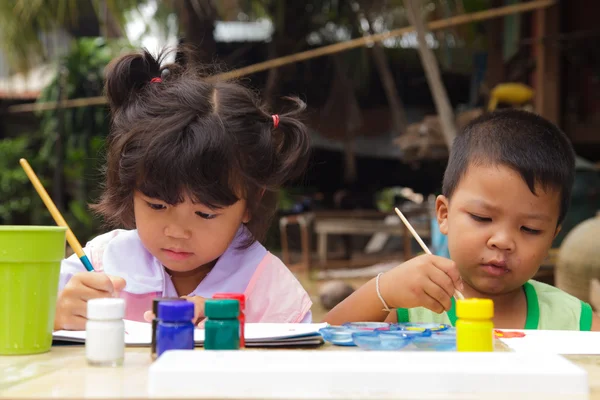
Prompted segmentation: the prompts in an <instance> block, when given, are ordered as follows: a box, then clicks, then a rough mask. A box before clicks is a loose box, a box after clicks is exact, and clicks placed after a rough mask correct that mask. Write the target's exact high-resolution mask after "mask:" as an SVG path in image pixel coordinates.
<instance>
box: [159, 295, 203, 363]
mask: <svg viewBox="0 0 600 400" xmlns="http://www.w3.org/2000/svg"><path fill="white" fill-rule="evenodd" d="M193 318H194V303H192V302H190V301H185V300H184V301H160V302H159V303H158V323H157V325H156V356H157V357H160V356H161V354H162V353H164V352H165V351H168V350H193V349H194V324H193V323H192V319H193Z"/></svg>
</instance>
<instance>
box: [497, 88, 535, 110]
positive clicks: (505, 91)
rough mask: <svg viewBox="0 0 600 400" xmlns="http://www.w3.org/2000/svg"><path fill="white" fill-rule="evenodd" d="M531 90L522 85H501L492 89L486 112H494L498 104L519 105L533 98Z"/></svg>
mask: <svg viewBox="0 0 600 400" xmlns="http://www.w3.org/2000/svg"><path fill="white" fill-rule="evenodd" d="M533 93H534V92H533V89H532V88H530V87H529V86H527V85H524V84H522V83H501V84H499V85H497V86H496V87H494V89H492V92H491V94H490V102H489V104H488V111H494V110H495V109H496V107H498V103H508V104H513V105H521V104H523V103H526V102H528V101H531V99H532V98H533Z"/></svg>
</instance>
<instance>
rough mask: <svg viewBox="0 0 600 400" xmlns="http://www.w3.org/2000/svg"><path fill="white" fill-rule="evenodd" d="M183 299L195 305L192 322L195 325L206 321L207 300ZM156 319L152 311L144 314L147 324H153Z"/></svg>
mask: <svg viewBox="0 0 600 400" xmlns="http://www.w3.org/2000/svg"><path fill="white" fill-rule="evenodd" d="M181 298H182V299H185V300H187V301H191V302H192V303H194V319H193V320H192V322H193V323H194V325H198V323H199V322H200V321H202V320H203V319H204V302H205V301H206V299H205V298H204V297H200V296H181ZM154 318H155V317H154V313H153V312H152V310H149V311H146V312H145V313H144V319H145V320H146V322H152V320H153V319H154Z"/></svg>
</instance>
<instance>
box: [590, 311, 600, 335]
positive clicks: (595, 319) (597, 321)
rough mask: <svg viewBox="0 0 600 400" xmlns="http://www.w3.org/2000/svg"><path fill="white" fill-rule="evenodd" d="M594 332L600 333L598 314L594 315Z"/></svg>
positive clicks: (599, 317)
mask: <svg viewBox="0 0 600 400" xmlns="http://www.w3.org/2000/svg"><path fill="white" fill-rule="evenodd" d="M591 330H592V331H600V316H599V315H598V314H596V313H593V314H592V329H591Z"/></svg>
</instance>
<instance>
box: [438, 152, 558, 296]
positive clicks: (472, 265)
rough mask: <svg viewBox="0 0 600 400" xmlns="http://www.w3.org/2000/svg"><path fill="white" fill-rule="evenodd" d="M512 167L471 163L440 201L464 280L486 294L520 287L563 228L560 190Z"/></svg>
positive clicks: (440, 216)
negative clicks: (536, 183)
mask: <svg viewBox="0 0 600 400" xmlns="http://www.w3.org/2000/svg"><path fill="white" fill-rule="evenodd" d="M536 193H537V195H535V194H533V193H531V191H530V190H529V187H528V186H527V184H526V183H525V181H524V180H523V178H522V177H521V176H520V175H519V173H518V172H516V171H514V170H513V169H511V168H509V167H506V166H503V165H496V166H481V165H473V164H471V165H470V166H469V167H468V169H467V171H466V173H465V175H464V176H463V178H462V179H461V180H460V182H459V184H458V186H457V187H456V189H455V190H454V193H453V194H452V199H451V200H449V199H448V198H446V197H445V196H439V197H438V199H437V201H436V211H437V218H438V222H439V225H440V231H441V232H442V233H443V234H445V235H447V236H448V250H449V252H450V255H451V257H452V260H454V262H456V264H457V266H458V268H459V270H460V273H461V276H462V279H463V281H464V282H465V283H466V284H468V285H469V286H470V287H471V288H473V289H474V290H475V291H476V292H478V293H480V294H482V295H488V296H493V295H499V294H504V293H509V292H511V291H514V290H516V289H519V288H520V287H521V286H522V285H523V284H524V283H525V282H526V281H527V280H529V279H531V278H532V277H533V276H534V275H535V273H536V272H537V270H538V268H539V266H540V264H541V262H542V261H543V260H544V258H545V257H546V254H547V252H548V250H549V249H550V246H551V245H552V241H553V239H554V238H555V236H556V234H557V233H558V231H559V228H557V221H558V216H559V210H560V193H559V191H556V190H548V191H544V190H543V189H542V188H541V187H536Z"/></svg>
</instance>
